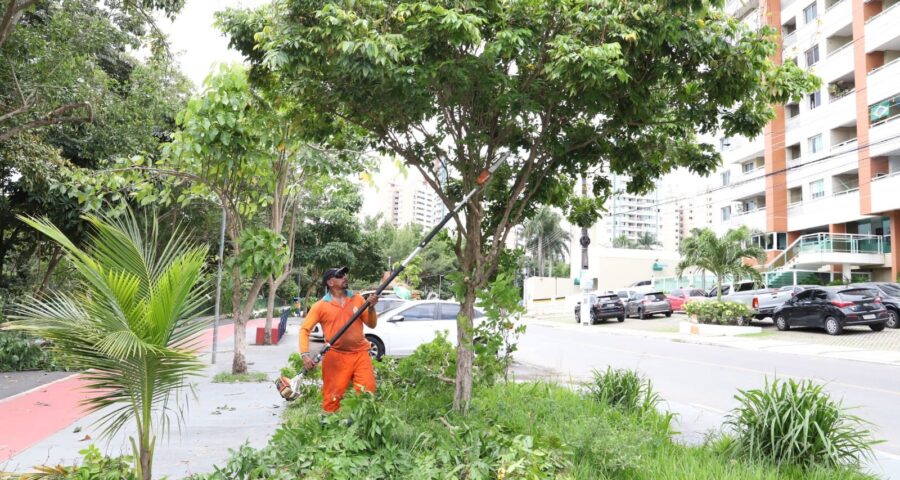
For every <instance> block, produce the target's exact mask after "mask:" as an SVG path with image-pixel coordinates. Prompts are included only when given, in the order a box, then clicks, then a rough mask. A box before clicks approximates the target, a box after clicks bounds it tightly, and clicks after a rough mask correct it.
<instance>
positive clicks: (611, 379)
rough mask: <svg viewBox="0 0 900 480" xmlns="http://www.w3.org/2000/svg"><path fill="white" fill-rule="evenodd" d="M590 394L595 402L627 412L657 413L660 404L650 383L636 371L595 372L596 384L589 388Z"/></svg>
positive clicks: (610, 369) (610, 370)
mask: <svg viewBox="0 0 900 480" xmlns="http://www.w3.org/2000/svg"><path fill="white" fill-rule="evenodd" d="M588 392H589V396H590V397H591V398H593V399H594V400H596V401H598V402H600V403H604V404H606V405H609V406H610V407H613V408H618V409H621V410H624V411H627V412H640V413H649V412H655V411H656V407H657V406H658V405H659V402H660V397H659V394H657V393H656V392H654V391H653V386H652V385H651V384H650V381H649V380H645V379H643V378H642V377H641V376H640V374H638V373H637V372H636V371H634V370H625V369H613V368H611V367H607V368H606V371H605V372H601V371H599V370H594V382H593V383H591V384H590V385H589V386H588Z"/></svg>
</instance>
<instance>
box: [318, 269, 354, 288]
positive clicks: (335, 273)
mask: <svg viewBox="0 0 900 480" xmlns="http://www.w3.org/2000/svg"><path fill="white" fill-rule="evenodd" d="M349 271H350V269H349V268H347V267H341V268H329V269H328V270H325V273H324V274H322V286H324V287H328V280H330V279H332V278H334V277H342V276H344V275H346V274H347V272H349Z"/></svg>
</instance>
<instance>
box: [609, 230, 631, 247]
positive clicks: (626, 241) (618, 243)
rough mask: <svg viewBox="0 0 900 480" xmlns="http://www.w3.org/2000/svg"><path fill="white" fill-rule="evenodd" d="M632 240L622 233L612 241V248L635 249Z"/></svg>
mask: <svg viewBox="0 0 900 480" xmlns="http://www.w3.org/2000/svg"><path fill="white" fill-rule="evenodd" d="M635 246H636V244H635V243H634V240H632V239H630V238H628V235H625V234H624V233H623V234H621V235H619V236H618V237H616V238H614V239H613V248H635Z"/></svg>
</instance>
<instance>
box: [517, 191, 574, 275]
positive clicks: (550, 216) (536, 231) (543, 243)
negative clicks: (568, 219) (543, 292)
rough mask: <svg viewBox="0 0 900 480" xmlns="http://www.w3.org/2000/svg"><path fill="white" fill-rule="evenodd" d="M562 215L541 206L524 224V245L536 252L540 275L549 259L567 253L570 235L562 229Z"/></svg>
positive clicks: (560, 257) (553, 259)
mask: <svg viewBox="0 0 900 480" xmlns="http://www.w3.org/2000/svg"><path fill="white" fill-rule="evenodd" d="M561 220H562V217H561V216H560V215H559V214H558V213H556V212H554V211H553V210H551V209H550V208H549V207H541V208H540V209H539V210H538V211H537V213H535V215H534V217H532V218H531V219H530V220H528V222H527V223H526V224H525V229H524V230H523V232H522V234H523V235H524V236H525V245H526V247H528V249H529V250H531V251H533V252H535V253H536V256H537V265H538V269H539V270H540V274H541V276H544V270H545V266H546V264H547V261H548V260H549V261H550V262H551V264H552V262H553V261H556V260H561V259H563V258H565V256H566V255H567V254H568V253H569V242H570V241H571V240H572V236H571V235H570V234H569V232H567V231H565V230H563V229H562V227H561V226H560V222H561Z"/></svg>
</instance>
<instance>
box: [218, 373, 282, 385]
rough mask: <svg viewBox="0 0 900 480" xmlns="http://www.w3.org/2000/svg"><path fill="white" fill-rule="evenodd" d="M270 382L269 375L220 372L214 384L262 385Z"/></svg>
mask: <svg viewBox="0 0 900 480" xmlns="http://www.w3.org/2000/svg"><path fill="white" fill-rule="evenodd" d="M267 381H269V377H268V375H266V374H265V373H262V372H247V373H237V374H235V373H230V372H219V373H217V374H216V376H215V377H213V383H261V382H267Z"/></svg>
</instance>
